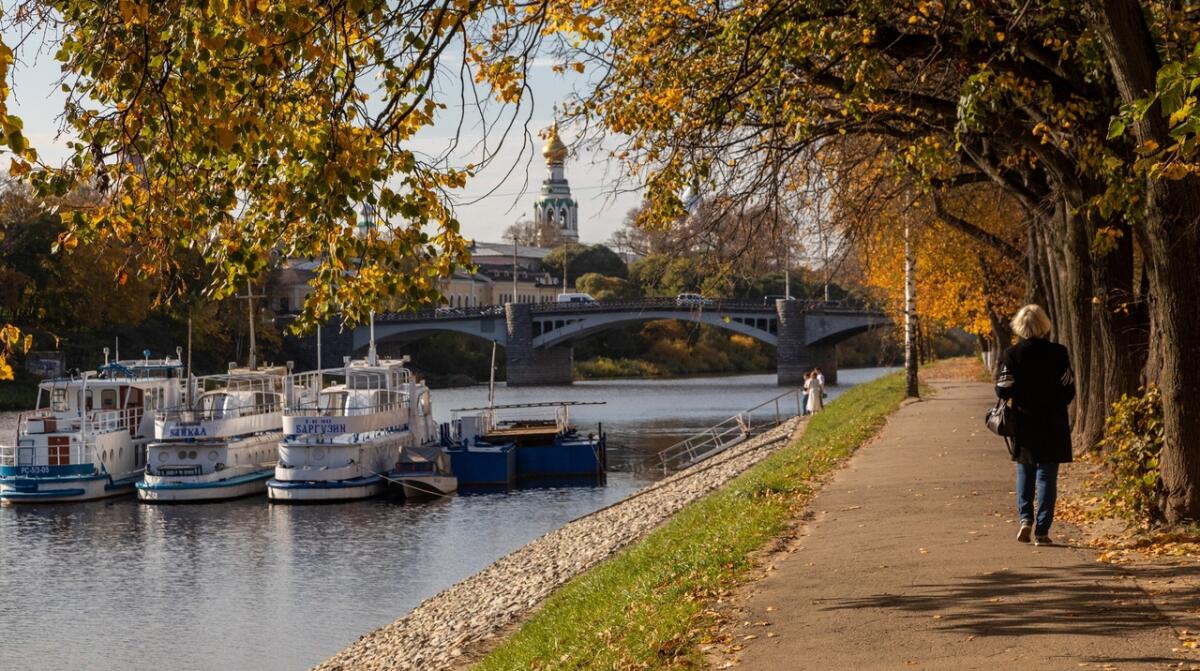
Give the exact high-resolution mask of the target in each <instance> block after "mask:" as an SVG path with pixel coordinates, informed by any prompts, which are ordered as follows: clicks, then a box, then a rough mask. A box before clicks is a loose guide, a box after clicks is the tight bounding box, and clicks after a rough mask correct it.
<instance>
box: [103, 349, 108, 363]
mask: <svg viewBox="0 0 1200 671" xmlns="http://www.w3.org/2000/svg"><path fill="white" fill-rule="evenodd" d="M104 365H105V366H107V365H108V348H107V347H105V348H104Z"/></svg>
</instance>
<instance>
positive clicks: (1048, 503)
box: [1017, 464, 1058, 536]
mask: <svg viewBox="0 0 1200 671" xmlns="http://www.w3.org/2000/svg"><path fill="white" fill-rule="evenodd" d="M1035 478H1036V484H1037V503H1038V506H1037V521H1036V523H1035V524H1034V525H1033V533H1034V534H1035V535H1037V536H1045V535H1046V534H1048V533H1050V525H1051V524H1053V523H1054V501H1055V499H1057V498H1058V464H1037V465H1034V464H1017V514H1018V515H1020V516H1021V521H1022V522H1034V517H1033V489H1034V482H1035Z"/></svg>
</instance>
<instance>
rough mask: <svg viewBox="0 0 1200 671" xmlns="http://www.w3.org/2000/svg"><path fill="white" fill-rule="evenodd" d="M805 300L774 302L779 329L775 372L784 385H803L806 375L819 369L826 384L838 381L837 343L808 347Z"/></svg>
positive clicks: (779, 382)
mask: <svg viewBox="0 0 1200 671" xmlns="http://www.w3.org/2000/svg"><path fill="white" fill-rule="evenodd" d="M802 306H803V303H802V302H801V301H795V300H791V301H789V300H777V301H775V311H776V313H777V314H778V315H779V329H778V331H777V338H778V340H777V341H776V345H775V371H776V372H775V375H776V381H777V382H778V384H779V386H781V387H800V386H803V385H804V374H805V373H807V372H808V371H810V370H812V369H813V368H820V369H821V373H822V374H823V375H824V376H825V384H827V385H830V384H837V345H815V346H812V347H806V346H805V344H804V343H805V339H806V335H807V334H806V332H805V331H806V327H805V321H806V319H805V313H804V310H803V309H802Z"/></svg>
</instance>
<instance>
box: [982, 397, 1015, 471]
mask: <svg viewBox="0 0 1200 671" xmlns="http://www.w3.org/2000/svg"><path fill="white" fill-rule="evenodd" d="M984 423H985V424H987V428H988V431H991V432H992V433H994V434H996V435H997V436H1000V437H1001V438H1004V444H1005V446H1006V447H1007V448H1008V454H1009V456H1011V457H1014V458H1015V457H1016V456H1017V454H1016V453H1017V444H1016V441H1014V440H1012V438H1013V437H1014V436H1016V435H1017V412H1016V410H1015V409H1014V408H1013V407H1012V406H1011V405H1009V404H1008V401H1005V400H1004V399H1000V400H998V401H996V405H995V407H993V408H992V409H991V410H988V412H987V417H986V418H985V419H984Z"/></svg>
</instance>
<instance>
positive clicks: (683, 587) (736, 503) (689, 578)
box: [476, 374, 904, 670]
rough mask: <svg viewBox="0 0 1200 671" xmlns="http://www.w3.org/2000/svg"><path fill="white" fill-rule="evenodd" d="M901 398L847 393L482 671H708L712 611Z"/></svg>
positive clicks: (592, 580) (889, 393) (527, 630)
mask: <svg viewBox="0 0 1200 671" xmlns="http://www.w3.org/2000/svg"><path fill="white" fill-rule="evenodd" d="M903 391H904V385H903V378H902V377H901V376H900V375H898V374H893V375H889V376H887V377H884V378H881V379H880V380H877V381H875V382H871V383H869V384H864V385H861V386H858V387H855V388H854V389H851V390H850V391H848V392H846V393H845V394H844V395H843V396H841V397H839V398H838V399H837V400H836V401H835V402H834V403H831V404H830V405H829V406H828V408H827V409H826V410H825V411H824V412H822V413H819V414H818V415H816V416H815V417H814V418H813V419H812V421H811V422H810V424H809V426H808V429H807V430H806V431H805V433H804V436H803V438H802V439H801V440H800V441H798V442H797V443H796V444H794V445H791V446H789V447H788V448H786V449H784V450H781V451H779V452H778V453H776V454H774V455H772V456H771V457H770V458H768V459H766V460H765V461H763V462H762V463H761V464H759V465H757V466H755V467H754V468H752V469H750V470H749V471H747V472H746V473H744V474H742V475H741V476H740V477H738V478H737V479H736V480H734V481H733V482H732V483H730V484H729V485H727V486H726V487H724V488H722V489H721V490H719V491H717V492H716V493H714V494H712V495H710V496H708V497H706V498H704V499H702V500H700V501H697V502H695V503H693V504H691V505H689V506H687V507H686V508H684V509H683V510H682V511H681V512H680V513H679V514H678V515H677V516H675V518H674V519H672V520H671V521H670V522H669V523H667V524H666V525H665V526H664V527H663V528H661V529H659V530H657V531H655V532H654V533H652V534H651V535H650V536H648V537H647V538H645V539H643V540H642V541H640V542H638V543H636V544H635V545H633V546H632V547H631V548H630V549H628V550H627V551H625V552H623V553H622V554H620V555H618V556H617V557H615V558H613V559H611V560H609V561H606V562H604V563H602V564H601V565H599V566H597V567H596V568H594V569H592V570H591V571H589V572H587V573H585V574H584V575H582V576H579V577H578V578H576V579H575V580H572V581H571V582H570V583H568V584H567V585H566V586H565V587H564V588H563V589H561V590H559V591H558V592H557V593H556V594H555V595H554V596H552V597H551V598H550V599H548V600H547V602H546V604H545V607H544V608H543V609H541V610H540V611H539V612H538V613H537V614H536V615H535V616H534V617H533V618H532V619H530V621H529V622H527V623H526V624H525V625H524V626H523V627H522V628H521V629H520V630H519V631H518V632H517V633H516V634H515V635H514V636H513V637H512V638H511V639H509V640H508V641H506V642H505V643H503V644H502V645H501V646H500V647H499V648H498V649H496V650H495V651H494V652H493V653H492V654H491V655H489V656H488V657H487V658H486V659H484V660H483V661H482V662H481V663H480V664H479V665H478V666H477V667H476V668H477V669H483V670H493V669H513V670H515V669H605V670H610V669H633V668H636V669H665V668H690V667H691V666H692V665H696V666H702V665H703V664H702V660H701V655H700V653H699V652H698V651H697V649H696V644H697V643H700V642H701V641H702V639H703V637H704V635H705V630H706V628H707V626H708V625H710V624H712V622H713V620H712V619H711V615H710V614H706V612H705V611H706V608H707V607H708V605H709V604H710V603H711V602H712V601H713V600H715V598H716V596H717V595H719V594H720V593H722V592H723V591H724V590H727V589H729V588H730V587H732V586H734V585H736V584H737V583H738V582H739V580H741V579H742V578H743V577H744V574H745V571H746V569H747V568H748V567H749V566H750V556H751V553H752V552H754V551H755V550H757V549H759V548H761V547H763V546H764V545H765V544H766V543H767V542H768V541H770V540H771V539H772V538H773V537H775V536H777V535H779V534H780V533H782V532H783V530H784V529H785V528H786V526H787V524H788V521H789V519H790V518H791V517H792V515H793V514H795V513H796V512H797V510H798V509H799V508H800V507H801V506H803V505H804V503H805V502H806V501H807V500H808V499H809V498H810V496H811V494H812V492H813V487H814V485H815V480H816V478H817V477H818V476H820V475H822V474H824V473H826V472H828V471H830V470H831V469H833V468H834V467H835V466H836V465H837V464H839V463H841V462H842V461H843V460H844V459H845V458H846V457H847V456H849V455H850V453H852V452H853V451H854V449H855V448H857V447H858V446H859V445H861V444H862V443H863V442H865V441H866V440H867V439H869V438H870V437H871V436H873V435H874V434H875V433H876V432H877V431H878V430H879V428H880V427H881V426H882V425H883V423H884V421H885V419H886V417H887V415H888V414H890V413H891V412H892V411H894V410H895V409H896V408H897V407H898V406H899V404H900V401H901V400H902V398H903V395H904V394H903Z"/></svg>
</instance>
